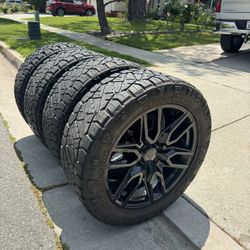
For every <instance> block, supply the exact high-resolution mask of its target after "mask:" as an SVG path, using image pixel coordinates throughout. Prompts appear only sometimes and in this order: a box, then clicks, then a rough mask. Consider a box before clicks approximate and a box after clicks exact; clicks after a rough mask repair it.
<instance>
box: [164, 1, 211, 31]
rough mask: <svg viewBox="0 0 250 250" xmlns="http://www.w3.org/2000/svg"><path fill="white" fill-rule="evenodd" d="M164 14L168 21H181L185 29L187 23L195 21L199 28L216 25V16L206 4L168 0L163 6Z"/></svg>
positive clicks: (181, 26) (180, 23) (181, 27)
mask: <svg viewBox="0 0 250 250" xmlns="http://www.w3.org/2000/svg"><path fill="white" fill-rule="evenodd" d="M163 15H164V18H165V19H166V20H167V21H170V22H172V23H173V22H174V23H179V25H180V30H181V31H183V30H184V27H185V24H186V23H194V24H196V25H197V30H199V29H202V28H204V27H211V26H213V25H214V20H215V16H214V14H213V13H212V12H211V11H210V10H209V9H208V7H207V6H205V5H204V4H197V3H191V2H184V1H181V0H168V1H167V2H166V3H165V4H164V6H163Z"/></svg>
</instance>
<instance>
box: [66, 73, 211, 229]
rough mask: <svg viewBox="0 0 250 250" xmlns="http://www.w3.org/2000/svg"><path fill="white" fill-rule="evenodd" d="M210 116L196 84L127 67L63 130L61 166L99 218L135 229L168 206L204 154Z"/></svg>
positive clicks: (98, 88) (88, 98)
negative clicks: (134, 226) (137, 224)
mask: <svg viewBox="0 0 250 250" xmlns="http://www.w3.org/2000/svg"><path fill="white" fill-rule="evenodd" d="M210 134H211V117H210V112H209V109H208V106H207V103H206V101H205V99H204V97H203V96H202V94H201V93H200V92H199V91H198V90H197V89H195V88H194V87H193V86H191V85H189V84H187V83H185V82H183V81H181V80H178V79H175V78H173V77H169V76H164V75H162V74H160V73H156V72H152V71H149V70H145V69H130V70H125V71H121V72H118V73H115V74H113V75H111V76H109V77H107V78H105V79H104V80H102V81H101V82H99V83H97V84H96V85H95V86H94V87H93V88H91V89H90V90H89V92H88V93H87V94H86V95H85V96H84V97H83V98H82V100H81V101H80V102H79V103H78V104H77V105H76V107H75V109H74V111H73V113H72V114H71V116H70V117H69V121H68V124H67V125H66V126H65V130H64V136H63V139H62V146H61V161H62V165H63V167H64V170H65V172H66V175H67V176H68V178H69V181H70V183H71V184H72V185H73V187H74V189H75V191H76V193H77V194H78V195H79V198H80V199H81V201H82V202H83V203H84V204H85V206H86V208H87V209H88V211H89V212H90V213H91V214H92V215H93V216H94V217H96V218H97V219H98V220H100V221H102V222H104V223H108V224H112V225H131V224H136V223H140V222H142V221H144V220H147V219H149V218H151V217H153V216H155V215H157V214H159V213H161V212H162V211H163V210H164V209H166V208H167V207H168V206H169V205H170V204H172V203H173V202H174V201H175V200H176V199H177V198H178V197H179V196H180V195H181V194H182V193H183V192H184V190H185V189H186V188H187V186H188V185H189V184H190V182H191V181H192V180H193V178H194V177H195V175H196V174H197V172H198V170H199V168H200V166H201V164H202V162H203V159H204V157H205V154H206V151H207V148H208V144H209V140H210Z"/></svg>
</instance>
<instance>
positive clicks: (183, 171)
mask: <svg viewBox="0 0 250 250" xmlns="http://www.w3.org/2000/svg"><path fill="white" fill-rule="evenodd" d="M156 109H157V110H159V109H161V110H163V109H176V110H178V111H182V112H185V113H187V114H188V116H187V117H188V118H189V119H190V121H192V123H194V124H193V126H192V128H193V129H194V135H193V144H192V152H193V155H192V156H191V160H190V161H189V163H188V167H187V168H185V169H181V170H180V169H179V168H174V169H173V170H172V172H173V173H171V175H172V174H174V175H177V176H176V178H175V179H174V180H171V181H170V186H169V187H168V188H167V190H166V192H165V193H164V194H163V195H159V196H158V197H157V196H156V197H154V200H153V201H150V200H149V201H147V202H144V203H142V204H129V205H126V206H122V205H121V204H119V202H117V201H114V200H113V199H112V196H113V194H112V192H111V190H110V188H109V183H108V172H109V171H110V169H109V167H108V166H106V172H105V173H106V174H105V188H106V192H107V194H108V196H109V198H110V199H111V201H112V202H113V203H114V204H115V205H117V206H118V207H122V208H129V209H134V208H145V207H148V206H149V205H152V204H154V203H156V202H157V201H158V200H160V199H161V198H163V197H166V195H167V194H168V193H169V192H170V191H171V190H173V188H174V187H175V186H176V185H177V184H178V183H179V181H180V179H181V178H182V177H183V176H184V175H185V174H186V173H187V170H188V168H189V167H190V165H191V164H192V162H193V160H194V158H195V155H196V151H197V145H198V137H199V131H198V125H197V122H196V120H195V117H194V115H193V114H192V112H191V111H190V110H189V109H187V108H186V107H184V106H182V105H180V104H166V105H161V106H158V107H155V108H152V109H150V110H147V111H144V112H143V113H142V114H141V116H139V117H138V118H136V119H134V120H133V121H132V122H130V123H129V125H128V126H126V128H125V129H124V130H123V133H121V136H120V137H119V138H118V139H117V140H116V143H115V144H114V145H115V146H114V147H113V150H114V148H115V147H116V145H118V142H119V141H120V140H121V138H122V136H123V135H124V134H125V133H126V132H127V131H128V129H129V128H130V127H131V126H132V125H133V124H134V123H136V122H137V121H138V120H139V119H140V117H142V116H144V115H145V114H146V115H147V114H149V113H150V112H152V111H155V110H156ZM161 112H162V111H161ZM147 133H148V132H147ZM157 136H159V135H157ZM155 143H156V142H154V141H153V140H152V144H155ZM138 146H139V148H142V147H143V143H141V145H138ZM153 148H154V147H153ZM113 150H112V151H111V153H110V156H109V159H110V158H111V155H112V152H113ZM149 150H151V149H149ZM144 160H145V159H144ZM146 160H148V159H146ZM135 164H136V163H134V164H133V165H135ZM111 170H112V169H111ZM178 172H180V173H178ZM169 178H170V177H168V178H166V180H167V179H169Z"/></svg>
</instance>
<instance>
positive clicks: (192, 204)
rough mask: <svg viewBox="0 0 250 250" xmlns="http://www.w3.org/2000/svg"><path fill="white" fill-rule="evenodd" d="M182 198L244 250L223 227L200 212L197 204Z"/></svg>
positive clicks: (184, 197) (185, 197)
mask: <svg viewBox="0 0 250 250" xmlns="http://www.w3.org/2000/svg"><path fill="white" fill-rule="evenodd" d="M182 198H183V199H184V200H186V201H187V202H188V203H189V204H190V205H191V206H193V207H194V208H195V209H197V210H198V211H199V212H200V213H201V214H203V215H204V216H205V217H206V218H207V219H208V220H210V221H211V222H212V223H213V224H214V225H215V226H217V227H218V228H219V229H220V230H221V231H223V232H224V233H225V234H226V235H227V236H228V237H230V238H231V239H232V240H233V241H235V242H236V243H237V244H238V245H239V246H241V247H242V248H244V246H243V245H242V244H241V243H240V242H239V241H238V240H237V239H236V238H235V237H233V236H232V235H230V234H229V233H228V232H227V231H225V229H224V228H223V227H221V226H220V225H219V224H218V223H216V222H215V221H214V220H213V219H212V218H211V217H209V216H208V215H207V214H206V213H204V211H202V209H201V208H200V207H199V206H198V205H197V204H195V203H194V202H193V201H192V200H190V199H189V198H188V196H187V195H185V194H183V195H182Z"/></svg>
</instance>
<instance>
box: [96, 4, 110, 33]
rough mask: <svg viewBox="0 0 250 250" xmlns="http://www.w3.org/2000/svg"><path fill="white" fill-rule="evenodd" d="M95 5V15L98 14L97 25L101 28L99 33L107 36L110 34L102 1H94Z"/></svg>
mask: <svg viewBox="0 0 250 250" xmlns="http://www.w3.org/2000/svg"><path fill="white" fill-rule="evenodd" d="M96 4H97V13H98V20H99V24H100V27H101V33H102V34H103V35H107V34H110V33H111V29H110V27H109V25H108V21H107V18H106V15H105V5H104V2H103V0H97V1H96Z"/></svg>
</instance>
